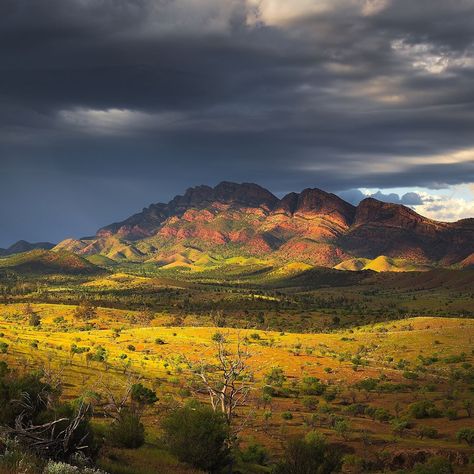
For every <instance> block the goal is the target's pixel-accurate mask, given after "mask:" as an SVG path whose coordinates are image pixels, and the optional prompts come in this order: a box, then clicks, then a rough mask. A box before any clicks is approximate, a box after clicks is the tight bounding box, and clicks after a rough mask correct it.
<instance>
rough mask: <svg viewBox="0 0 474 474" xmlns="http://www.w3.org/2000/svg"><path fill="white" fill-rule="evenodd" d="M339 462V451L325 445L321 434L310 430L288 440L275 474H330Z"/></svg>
mask: <svg viewBox="0 0 474 474" xmlns="http://www.w3.org/2000/svg"><path fill="white" fill-rule="evenodd" d="M340 464H341V455H340V453H338V452H337V450H335V449H332V448H331V447H329V446H328V445H327V443H326V441H325V439H324V437H323V435H321V434H320V433H318V432H316V431H312V432H310V433H308V434H307V435H306V436H305V437H303V438H301V437H298V438H293V439H292V440H290V441H289V442H288V445H287V447H286V450H285V458H284V460H283V461H281V462H280V463H279V464H278V465H277V467H276V469H275V474H331V473H332V472H335V471H337V470H338V469H339V466H340Z"/></svg>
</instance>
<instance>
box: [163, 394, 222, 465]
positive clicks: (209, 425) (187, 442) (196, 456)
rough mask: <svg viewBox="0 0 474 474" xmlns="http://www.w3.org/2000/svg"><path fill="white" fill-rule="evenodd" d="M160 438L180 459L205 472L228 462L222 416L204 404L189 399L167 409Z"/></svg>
mask: <svg viewBox="0 0 474 474" xmlns="http://www.w3.org/2000/svg"><path fill="white" fill-rule="evenodd" d="M162 428H163V431H164V435H163V440H164V442H165V443H166V445H167V446H168V449H169V450H170V452H171V453H172V454H174V455H175V456H176V457H177V458H178V459H179V460H180V461H183V462H186V463H188V464H191V465H192V466H194V467H196V468H198V469H202V470H203V471H206V472H216V471H218V470H219V469H222V468H223V467H225V466H227V465H228V464H229V463H230V459H231V458H230V450H229V448H228V446H227V440H228V439H229V436H230V432H229V427H228V425H227V423H226V421H225V418H224V416H223V415H221V414H220V413H216V412H214V411H213V410H212V409H210V408H209V407H207V406H204V405H200V404H197V403H193V404H191V405H187V406H185V407H183V408H178V409H176V410H174V411H173V412H172V413H170V414H169V415H168V416H167V417H166V418H165V419H164V420H163V423H162Z"/></svg>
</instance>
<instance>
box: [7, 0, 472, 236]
mask: <svg viewBox="0 0 474 474" xmlns="http://www.w3.org/2000/svg"><path fill="white" fill-rule="evenodd" d="M285 4H287V2H278V1H276V0H263V1H262V2H256V1H255V2H253V1H250V0H249V1H245V0H200V1H197V0H194V1H191V0H158V1H157V0H101V1H92V0H42V1H41V2H37V1H34V0H3V1H2V2H0V162H1V173H0V200H1V203H2V204H1V205H0V219H1V221H2V222H5V223H8V225H5V227H3V226H2V232H1V234H0V245H6V244H8V243H10V242H11V241H12V240H15V239H17V238H20V237H25V238H31V239H36V240H40V239H60V238H63V237H64V236H66V235H68V234H71V235H81V234H85V233H89V232H93V231H94V230H95V229H96V228H97V227H99V226H101V225H104V224H107V223H108V222H109V221H114V220H117V219H119V218H121V217H125V216H127V215H128V214H129V213H131V212H134V211H136V210H137V209H139V208H141V207H143V206H144V205H147V204H148V203H150V202H156V201H159V200H167V199H168V198H170V197H172V195H173V194H176V193H179V192H181V191H182V190H183V189H184V188H186V187H187V186H189V185H193V184H200V183H207V184H213V183H216V182H218V181H220V180H222V179H227V180H236V181H239V180H245V181H255V182H259V183H260V184H263V185H266V186H268V187H270V188H271V189H272V190H273V191H274V192H277V193H283V192H286V191H290V190H299V189H301V188H303V187H307V186H318V187H322V188H325V189H328V190H331V191H343V190H348V189H354V188H359V187H368V188H395V187H410V186H424V187H432V188H438V187H443V186H447V185H455V184H460V183H472V182H474V134H473V130H474V107H473V104H474V88H473V87H472V84H473V83H474V60H473V58H474V3H473V2H472V1H471V0H458V1H456V2H446V1H444V0H419V1H416V2H413V1H409V0H393V1H389V0H371V1H363V0H360V1H355V0H331V1H329V0H320V1H318V2H310V1H307V0H295V1H294V2H292V7H291V9H290V8H289V7H288V6H285ZM258 5H260V6H258ZM411 198H412V200H413V199H415V198H414V196H411ZM409 199H410V196H409V197H408V198H407V200H409ZM407 204H415V203H414V202H407ZM19 215H21V216H22V217H21V218H19V217H18V216H19Z"/></svg>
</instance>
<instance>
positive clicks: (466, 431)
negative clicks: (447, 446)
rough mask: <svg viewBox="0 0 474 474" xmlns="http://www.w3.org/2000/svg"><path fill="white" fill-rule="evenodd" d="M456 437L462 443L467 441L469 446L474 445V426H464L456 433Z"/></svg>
mask: <svg viewBox="0 0 474 474" xmlns="http://www.w3.org/2000/svg"><path fill="white" fill-rule="evenodd" d="M456 439H457V440H458V441H459V442H460V443H462V442H464V443H467V444H468V445H469V446H474V428H462V429H460V430H459V431H458V432H457V433H456Z"/></svg>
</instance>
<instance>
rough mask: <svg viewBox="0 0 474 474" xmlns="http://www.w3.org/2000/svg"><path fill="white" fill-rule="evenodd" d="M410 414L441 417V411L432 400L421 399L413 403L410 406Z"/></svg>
mask: <svg viewBox="0 0 474 474" xmlns="http://www.w3.org/2000/svg"><path fill="white" fill-rule="evenodd" d="M409 412H410V415H411V416H412V417H413V418H417V419H421V418H439V417H440V416H441V412H440V411H439V410H438V409H437V408H436V406H435V404H434V403H433V402H432V401H430V400H421V401H419V402H415V403H412V404H411V405H410V407H409Z"/></svg>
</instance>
